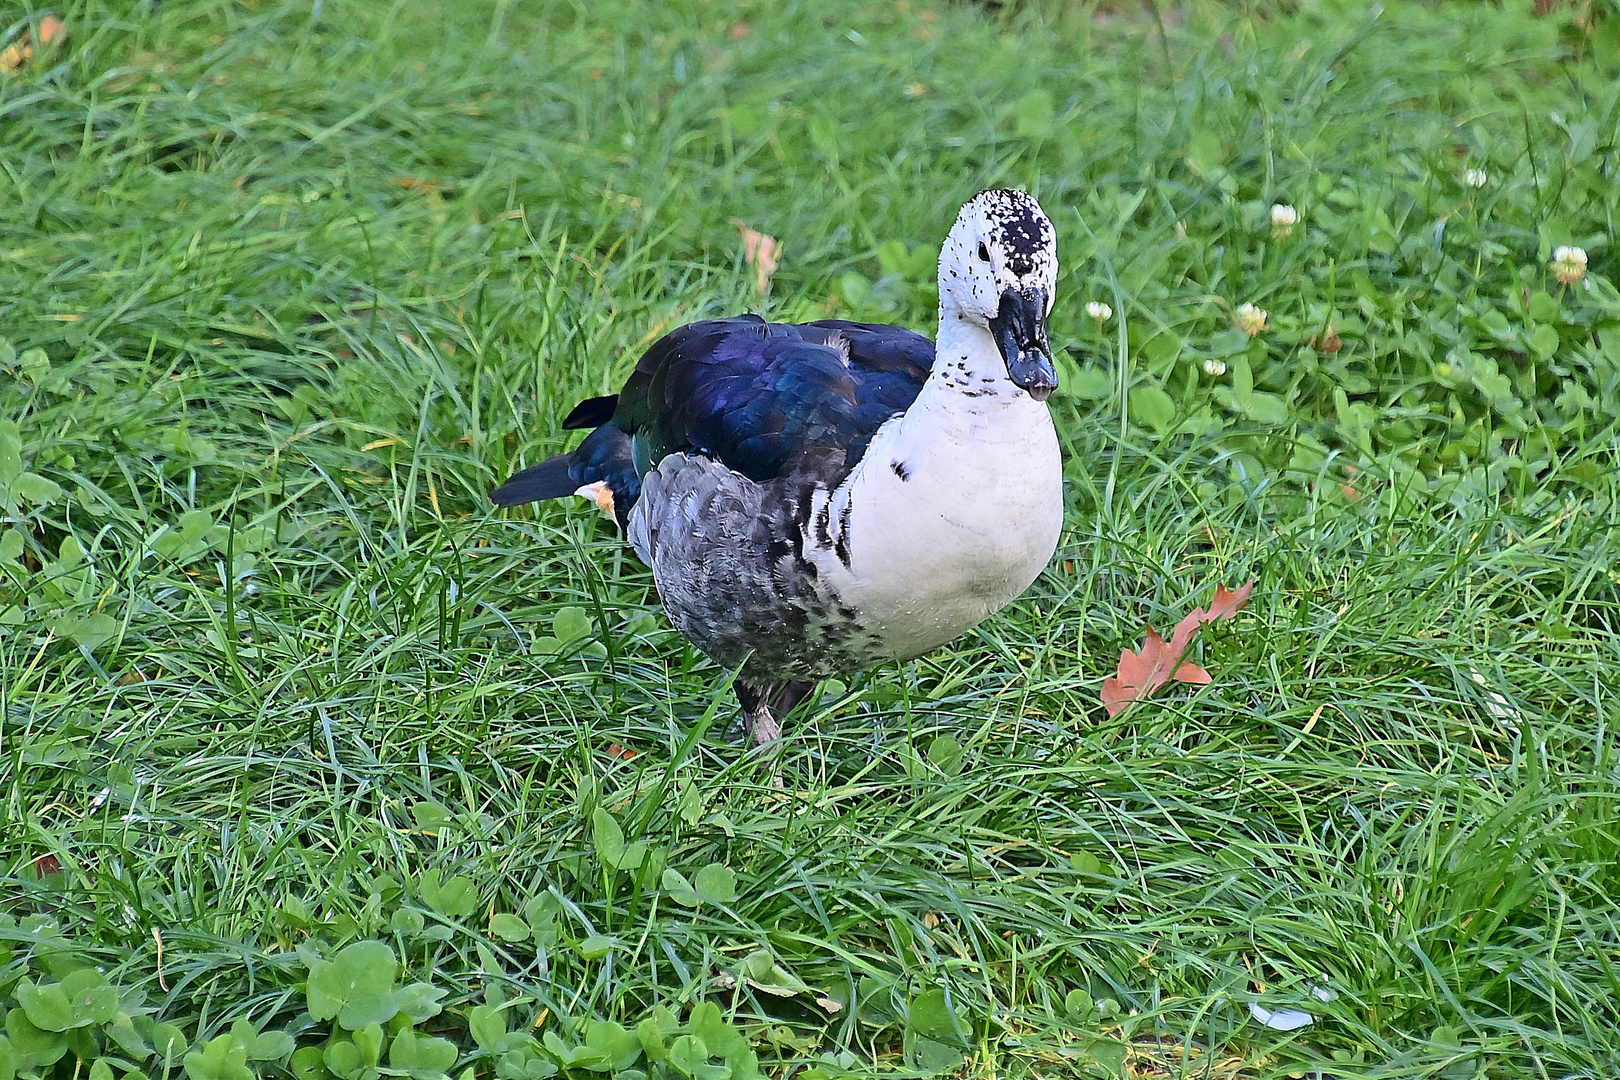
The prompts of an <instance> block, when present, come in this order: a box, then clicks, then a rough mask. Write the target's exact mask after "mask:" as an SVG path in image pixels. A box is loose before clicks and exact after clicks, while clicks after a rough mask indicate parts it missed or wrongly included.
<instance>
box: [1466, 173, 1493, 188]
mask: <svg viewBox="0 0 1620 1080" xmlns="http://www.w3.org/2000/svg"><path fill="white" fill-rule="evenodd" d="M1490 179H1491V178H1490V176H1489V174H1487V173H1486V172H1485V170H1484V169H1469V170H1468V171H1467V172H1465V173H1463V183H1465V184H1467V185H1468V186H1469V187H1484V186H1485V185H1486V184H1487V183H1488V182H1489V181H1490Z"/></svg>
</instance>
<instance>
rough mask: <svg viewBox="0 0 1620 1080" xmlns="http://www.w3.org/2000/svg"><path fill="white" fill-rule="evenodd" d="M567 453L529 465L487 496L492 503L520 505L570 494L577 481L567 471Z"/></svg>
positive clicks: (576, 487)
mask: <svg viewBox="0 0 1620 1080" xmlns="http://www.w3.org/2000/svg"><path fill="white" fill-rule="evenodd" d="M571 456H572V455H569V454H559V455H557V456H556V457H554V458H548V459H546V460H545V461H542V462H541V463H540V464H538V465H530V466H529V467H528V468H527V469H524V470H523V471H522V472H520V473H516V474H514V475H513V477H512V478H511V479H510V480H508V481H507V482H506V483H504V484H502V485H501V486H500V487H498V488H496V489H495V490H494V491H492V492H490V493H489V497H490V498H491V499H493V500H494V501H495V505H496V506H521V505H522V504H524V503H532V502H539V501H540V500H541V499H558V498H561V497H562V496H564V495H572V494H573V493H574V492H575V491H576V490H578V488H579V484H578V483H576V482H575V481H574V480H573V479H572V478H571V477H570V476H569V475H568V459H569V458H570V457H571Z"/></svg>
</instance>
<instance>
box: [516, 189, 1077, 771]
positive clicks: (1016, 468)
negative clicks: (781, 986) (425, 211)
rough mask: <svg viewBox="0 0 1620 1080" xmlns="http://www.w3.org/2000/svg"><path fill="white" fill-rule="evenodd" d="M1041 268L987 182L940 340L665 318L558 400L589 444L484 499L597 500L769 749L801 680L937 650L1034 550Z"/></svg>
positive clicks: (945, 254) (1047, 247) (1041, 398)
mask: <svg viewBox="0 0 1620 1080" xmlns="http://www.w3.org/2000/svg"><path fill="white" fill-rule="evenodd" d="M1057 270H1058V264H1057V249H1056V245H1055V236H1054V232H1053V228H1052V223H1051V222H1050V221H1049V220H1048V219H1047V217H1046V215H1045V214H1044V213H1043V212H1042V211H1041V208H1040V206H1039V204H1038V203H1036V201H1035V200H1034V199H1033V198H1031V197H1030V196H1029V195H1026V194H1024V193H1023V192H1019V191H1007V190H991V191H985V192H981V193H980V194H979V195H977V196H975V197H974V198H973V199H972V200H970V201H969V202H968V203H967V205H965V206H963V207H962V210H961V213H960V214H959V215H958V216H957V218H956V223H955V224H954V225H953V226H952V228H951V231H950V234H949V236H947V237H946V240H945V243H944V246H943V248H942V249H941V251H940V256H939V330H938V336H937V338H936V340H935V341H929V340H928V339H927V338H926V337H923V336H922V335H920V334H916V333H913V332H912V331H910V330H904V329H901V328H899V327H895V326H880V325H873V324H868V323H855V322H844V321H841V320H835V319H827V320H821V321H817V322H811V323H803V324H783V323H769V322H766V321H764V320H763V319H761V318H759V317H758V316H755V315H741V316H737V317H735V318H728V319H712V320H706V321H703V322H695V323H691V324H689V325H687V326H682V327H680V328H679V329H677V330H674V331H672V332H671V333H669V334H667V335H666V336H664V337H663V338H661V339H660V340H658V341H657V342H655V343H654V344H653V345H652V347H651V348H649V349H648V350H647V352H646V355H644V356H643V357H642V358H641V360H640V362H639V363H638V364H637V365H636V368H635V371H634V372H633V373H632V374H631V375H630V377H629V380H628V381H627V382H626V383H625V384H624V388H623V389H622V390H620V391H619V393H618V394H615V395H610V396H607V397H600V398H593V399H591V400H589V401H586V402H584V403H582V404H581V405H579V406H578V407H577V408H575V409H574V410H573V412H572V413H570V414H569V416H568V417H567V419H566V420H565V421H564V422H563V427H565V428H587V427H588V428H593V429H594V430H592V431H591V433H590V434H589V435H588V436H586V438H585V440H584V442H582V443H580V444H579V446H578V447H577V448H576V449H574V450H573V451H572V452H570V453H566V454H562V455H559V456H557V457H553V458H551V459H549V460H547V461H543V462H541V463H540V464H538V465H535V466H532V467H530V468H527V469H524V470H523V471H522V472H519V473H517V474H516V475H514V476H513V477H512V478H511V479H510V480H508V481H507V482H506V483H505V484H503V485H502V486H501V487H499V488H498V489H496V490H495V492H494V493H493V495H492V498H493V499H494V501H495V502H496V503H497V504H498V505H500V506H516V505H518V504H521V503H528V502H533V501H536V500H539V499H551V498H557V497H559V496H563V495H574V494H578V495H585V496H588V497H592V498H594V499H596V501H597V502H598V503H599V504H600V505H602V506H603V508H604V509H607V510H609V511H610V512H611V513H612V514H613V515H614V517H615V518H617V520H618V523H619V525H620V526H621V528H623V530H624V532H625V536H626V538H627V539H628V540H629V543H630V546H631V547H632V548H634V549H635V552H636V554H637V555H638V556H640V558H641V559H642V561H644V562H645V563H646V564H647V565H648V566H649V567H651V568H652V572H653V579H654V581H655V582H656V583H657V586H658V594H659V596H660V597H661V598H662V600H663V604H664V609H665V610H666V611H667V612H668V613H669V618H670V620H671V622H672V623H673V624H674V625H675V627H676V628H677V629H679V630H680V631H681V633H683V634H685V635H686V636H687V637H688V638H689V639H691V641H692V642H693V643H694V644H695V645H697V647H698V648H699V649H701V650H702V651H703V652H704V653H706V654H707V655H708V656H710V657H712V658H713V659H714V660H715V662H716V663H719V664H722V665H725V666H727V667H737V666H738V665H741V669H740V671H739V673H738V675H737V679H736V682H735V688H736V692H737V696H738V698H739V700H740V701H741V704H742V709H743V714H744V718H745V720H746V722H747V724H748V728H749V731H750V733H751V735H752V739H753V741H754V742H755V743H766V742H769V741H771V740H773V739H776V738H778V737H779V735H780V733H781V727H780V722H779V718H780V717H782V716H784V715H786V713H787V712H788V711H790V710H791V709H792V708H793V706H794V705H796V704H797V703H798V702H799V701H800V700H801V699H803V697H804V696H805V695H806V694H807V693H809V692H810V690H811V689H813V688H814V686H815V684H816V682H817V681H818V680H820V679H824V678H829V677H832V676H835V675H847V674H850V673H853V672H856V671H859V670H861V669H864V668H867V667H871V666H873V665H875V664H878V663H881V662H883V661H885V660H905V659H910V658H912V657H916V656H920V655H921V654H923V653H926V652H928V651H930V650H932V649H934V648H937V647H938V646H940V645H943V644H945V643H946V642H948V641H950V640H951V639H952V638H954V637H956V636H957V635H959V634H961V633H962V632H963V631H965V630H967V629H969V628H970V627H972V626H974V625H975V624H976V623H978V622H980V621H981V620H983V619H984V618H985V617H986V616H988V615H990V614H991V613H993V612H995V611H997V610H998V609H1000V608H1001V607H1003V606H1004V605H1006V604H1007V603H1008V602H1010V601H1011V600H1012V599H1013V598H1015V597H1016V596H1018V595H1019V594H1020V593H1021V592H1023V591H1024V589H1025V588H1027V587H1028V586H1029V584H1030V583H1031V582H1032V581H1034V580H1035V577H1036V576H1037V575H1038V574H1039V573H1040V572H1041V570H1042V568H1043V567H1045V565H1046V563H1047V561H1048V560H1049V559H1050V558H1051V556H1052V552H1053V550H1054V549H1055V548H1056V546H1057V542H1058V534H1059V530H1060V528H1061V525H1062V520H1063V491H1062V475H1063V470H1062V462H1061V460H1060V458H1059V454H1058V441H1057V434H1056V432H1055V431H1054V429H1053V426H1052V417H1051V413H1050V412H1049V410H1048V408H1047V405H1046V399H1047V397H1048V396H1049V395H1050V394H1051V393H1052V391H1053V390H1054V389H1055V388H1056V386H1057V372H1056V370H1055V369H1054V367H1053V364H1052V352H1051V347H1050V346H1049V345H1048V344H1047V337H1046V318H1047V315H1048V313H1049V312H1050V311H1051V309H1052V301H1053V294H1054V289H1055V286H1056V284H1057Z"/></svg>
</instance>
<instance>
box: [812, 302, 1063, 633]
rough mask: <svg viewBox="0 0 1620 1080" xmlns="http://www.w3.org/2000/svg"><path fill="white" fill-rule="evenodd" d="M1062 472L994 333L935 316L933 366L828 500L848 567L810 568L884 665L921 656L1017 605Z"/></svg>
mask: <svg viewBox="0 0 1620 1080" xmlns="http://www.w3.org/2000/svg"><path fill="white" fill-rule="evenodd" d="M1062 483H1063V478H1062V462H1061V461H1060V460H1059V457H1058V445H1057V435H1056V432H1055V431H1054V430H1053V427H1052V416H1051V413H1050V412H1048V411H1047V408H1046V405H1045V403H1044V402H1039V401H1036V400H1035V399H1033V398H1031V397H1030V396H1029V395H1028V394H1027V393H1025V392H1024V391H1023V390H1021V389H1020V388H1019V387H1018V386H1016V385H1014V383H1013V382H1012V380H1011V379H1010V378H1008V377H1007V364H1006V361H1005V360H1003V359H1002V356H1001V350H1000V349H998V348H997V347H996V343H995V339H994V338H993V337H991V335H990V332H989V330H987V329H986V328H985V327H983V326H981V325H975V324H974V323H971V322H969V321H967V320H965V319H962V318H959V317H957V316H955V315H954V314H949V315H947V314H945V313H943V312H942V313H941V318H940V325H939V338H938V341H937V342H936V345H935V358H934V367H933V370H932V371H931V372H930V374H929V376H928V380H927V382H925V383H924V384H923V388H922V391H921V392H920V393H919V394H918V395H917V400H916V401H915V402H913V403H912V406H911V408H909V409H907V410H906V412H905V413H904V414H902V415H900V416H897V417H895V418H894V419H892V420H890V421H889V422H888V423H886V424H884V425H883V427H882V428H881V429H879V431H878V433H877V434H876V435H875V436H874V437H873V439H872V441H871V443H870V444H869V445H868V447H867V451H866V454H865V456H864V457H863V458H862V459H861V462H860V464H859V465H857V466H856V467H855V469H854V471H853V472H851V473H850V475H849V477H848V478H846V480H845V481H844V483H843V484H841V485H840V486H839V487H838V489H837V490H836V491H833V492H829V493H828V494H827V495H825V496H822V498H825V499H826V500H827V504H826V509H827V512H828V514H829V520H830V521H833V522H841V521H847V522H848V523H849V524H848V535H849V542H848V550H849V552H850V553H852V556H853V558H852V559H850V560H849V561H848V562H847V563H846V562H842V561H840V560H839V559H837V558H835V552H834V551H832V550H825V551H821V552H818V553H816V554H815V556H813V557H815V558H816V559H817V564H818V567H819V568H820V571H821V573H822V574H823V575H824V576H825V577H826V579H827V580H829V581H830V582H832V583H833V584H834V585H835V586H836V587H837V588H838V589H839V590H840V593H841V595H843V596H844V597H845V598H846V599H847V600H848V601H849V602H851V603H853V604H854V605H855V606H856V607H857V608H858V609H860V610H861V611H862V613H863V617H865V618H867V619H868V620H869V624H870V625H871V626H872V627H873V628H874V629H875V630H876V631H877V632H878V633H879V636H880V637H882V639H883V640H884V642H885V646H884V647H885V648H886V649H887V650H888V655H891V656H916V655H918V654H919V653H921V652H923V651H926V650H927V649H930V648H933V647H934V646H935V645H938V644H940V643H942V642H944V641H948V640H949V639H950V638H952V637H954V636H956V635H957V634H959V633H961V632H962V631H963V630H965V629H967V628H968V627H970V626H972V625H973V624H974V623H976V622H978V621H979V620H980V619H982V618H984V617H985V616H986V615H988V614H989V613H990V612H992V611H995V610H996V609H997V608H999V607H1001V606H1002V605H1003V604H1005V603H1007V602H1008V601H1009V600H1011V599H1012V598H1013V597H1015V596H1017V595H1018V594H1019V593H1020V592H1022V591H1023V590H1024V588H1025V587H1026V586H1027V585H1028V584H1029V583H1030V581H1031V580H1033V579H1034V577H1035V576H1036V575H1037V574H1038V573H1040V570H1041V567H1043V566H1044V565H1046V561H1047V559H1048V558H1050V557H1051V554H1052V549H1053V548H1054V547H1055V546H1056V544H1057V539H1058V531H1059V529H1060V527H1061V525H1062V519H1063V487H1062Z"/></svg>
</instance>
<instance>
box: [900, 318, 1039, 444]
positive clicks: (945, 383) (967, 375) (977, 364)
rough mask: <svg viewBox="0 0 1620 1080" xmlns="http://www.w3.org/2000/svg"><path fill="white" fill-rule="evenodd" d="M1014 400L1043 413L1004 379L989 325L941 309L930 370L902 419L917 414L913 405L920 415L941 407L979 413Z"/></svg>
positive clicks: (1004, 364)
mask: <svg viewBox="0 0 1620 1080" xmlns="http://www.w3.org/2000/svg"><path fill="white" fill-rule="evenodd" d="M1020 399H1021V400H1022V402H1023V403H1024V404H1025V405H1033V406H1035V407H1037V408H1040V409H1041V410H1042V411H1043V412H1044V411H1045V407H1044V406H1042V405H1040V404H1039V403H1038V402H1036V401H1034V400H1033V399H1032V398H1031V397H1030V396H1029V395H1028V394H1026V393H1024V391H1023V390H1021V389H1019V388H1018V386H1016V385H1015V384H1014V383H1013V381H1012V379H1011V378H1009V377H1008V375H1007V361H1006V360H1005V359H1004V358H1003V357H1002V355H1001V350H1000V348H998V347H997V346H996V339H995V338H994V337H992V336H991V335H990V330H989V328H988V327H985V326H981V325H979V324H978V323H975V322H971V321H970V320H968V319H966V318H964V317H962V316H961V315H960V314H958V313H956V312H954V311H947V310H946V309H945V308H944V307H941V308H940V312H939V336H938V339H937V340H936V341H935V344H934V369H933V371H932V372H931V373H930V374H929V376H928V381H927V382H925V383H923V388H922V392H921V393H920V394H918V395H917V401H916V404H915V405H913V406H912V408H911V410H910V412H908V413H907V417H908V418H909V417H910V416H911V415H912V414H913V413H917V412H919V410H918V408H917V406H922V409H921V412H922V413H923V414H930V413H935V412H938V411H940V410H941V409H944V410H945V411H947V412H961V411H963V410H966V411H968V412H971V413H976V414H982V413H985V412H988V411H991V410H992V409H995V408H999V407H1003V406H1006V405H1010V404H1014V403H1016V402H1018V401H1019V400H1020Z"/></svg>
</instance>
